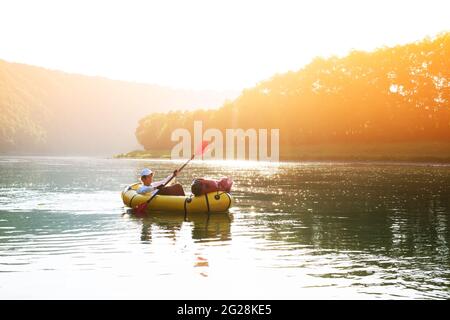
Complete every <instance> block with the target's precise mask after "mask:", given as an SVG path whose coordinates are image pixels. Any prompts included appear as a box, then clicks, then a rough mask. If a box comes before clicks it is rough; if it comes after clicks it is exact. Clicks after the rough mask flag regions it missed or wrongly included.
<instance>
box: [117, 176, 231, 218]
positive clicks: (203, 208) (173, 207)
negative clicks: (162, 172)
mask: <svg viewBox="0 0 450 320" xmlns="http://www.w3.org/2000/svg"><path fill="white" fill-rule="evenodd" d="M140 186H141V183H135V184H133V185H131V186H128V187H126V188H125V189H124V190H123V191H122V200H123V203H124V204H125V205H126V206H127V207H130V208H136V207H137V206H139V205H140V204H142V203H144V202H147V201H148V200H149V199H150V198H151V197H152V194H151V193H147V194H139V193H137V192H136V190H137V189H138V188H139V187H140ZM232 201H233V200H232V197H231V195H230V194H229V193H227V192H223V191H215V192H210V193H207V194H205V195H202V196H194V195H189V196H164V195H156V196H154V197H153V199H151V200H150V202H149V203H148V205H147V211H148V212H165V211H169V212H184V213H185V214H188V213H214V212H226V211H228V209H229V208H230V207H231V203H232Z"/></svg>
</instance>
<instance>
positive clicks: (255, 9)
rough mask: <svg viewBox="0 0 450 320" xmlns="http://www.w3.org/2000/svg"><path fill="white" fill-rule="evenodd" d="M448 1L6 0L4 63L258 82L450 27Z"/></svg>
mask: <svg viewBox="0 0 450 320" xmlns="http://www.w3.org/2000/svg"><path fill="white" fill-rule="evenodd" d="M448 12H450V2H448V1H447V0H427V1H416V0H413V1H390V0H376V1H358V0H341V1H335V0H329V1H327V0H319V1H316V0H314V1H280V0H273V1H241V0H239V1H235V0H223V1H210V0H192V1H184V0H180V1H174V0H164V1H148V0H142V1H137V0H126V1H125V0H120V1H101V0H97V1H92V0H89V1H84V0H82V1H80V0H77V1H72V0H70V1H59V0H41V1H33V0H29V1H28V0H6V1H2V2H0V39H1V41H0V59H5V60H7V61H11V62H22V63H27V64H33V65H38V66H44V67H47V68H51V69H59V70H64V71H68V72H75V73H82V74H87V75H99V76H104V77H109V78H112V79H121V80H129V81H138V82H146V83H155V84H160V85H168V86H172V87H179V88H193V89H217V90H224V89H234V90H241V89H242V88H244V87H252V86H254V85H255V84H256V83H257V82H259V81H261V80H264V79H267V78H270V77H271V76H272V75H274V74H275V73H281V72H286V71H289V70H298V69H300V68H301V67H302V66H303V65H305V64H306V63H308V62H309V61H310V60H311V59H312V58H314V57H315V56H318V55H319V56H325V57H327V56H330V55H333V54H336V55H344V54H346V53H348V52H349V50H352V49H361V50H371V49H374V48H377V47H381V46H384V45H388V46H390V45H395V44H402V43H407V42H410V41H415V40H419V39H421V38H423V37H425V36H428V35H429V36H433V35H435V34H437V33H439V32H442V31H448V30H449V21H450V20H449V19H448V18H449V16H448Z"/></svg>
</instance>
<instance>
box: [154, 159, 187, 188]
mask: <svg viewBox="0 0 450 320" xmlns="http://www.w3.org/2000/svg"><path fill="white" fill-rule="evenodd" d="M194 157H195V154H193V155H192V157H191V158H190V159H189V160H188V161H186V162H185V163H184V164H183V165H182V166H181V167H180V168H179V169H178V172H180V171H181V170H183V169H184V167H186V166H187V165H188V163H189V162H190V161H191V160H192V159H194ZM173 178H175V175H174V174H172V176H171V177H170V179H169V180H167V182H166V183H164V184H163V185H162V186H163V187H165V186H166V185H167V184H168V183H169V182H170V181H172V179H173ZM158 190H159V189H158Z"/></svg>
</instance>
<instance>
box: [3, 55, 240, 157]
mask: <svg viewBox="0 0 450 320" xmlns="http://www.w3.org/2000/svg"><path fill="white" fill-rule="evenodd" d="M236 96H237V94H235V93H233V92H214V91H188V90H178V89H170V88H166V87H161V86H157V85H147V84H138V83H130V82H124V81H115V80H109V79H105V78H100V77H88V76H82V75H75V74H68V73H64V72H60V71H51V70H48V69H44V68H40V67H34V66H29V65H24V64H17V63H9V62H6V61H3V60H0V153H5V152H9V153H25V154H33V153H34V154H36V153H37V154H60V155H64V154H70V155H73V154H80V155H83V154H86V155H87V154H111V155H112V154H115V153H117V152H123V151H128V150H130V149H133V148H135V147H136V146H137V145H138V144H137V141H136V137H135V135H134V132H135V128H136V126H137V124H138V120H139V119H140V118H142V117H143V116H145V115H146V114H149V113H151V112H158V111H159V112H162V111H166V110H172V109H178V110H186V109H193V108H198V107H204V106H211V105H212V106H217V107H218V106H220V105H221V104H223V102H224V101H225V100H226V99H227V98H235V97H236Z"/></svg>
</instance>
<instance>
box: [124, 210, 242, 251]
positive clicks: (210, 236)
mask: <svg viewBox="0 0 450 320" xmlns="http://www.w3.org/2000/svg"><path fill="white" fill-rule="evenodd" d="M124 216H126V217H128V218H130V219H132V220H133V221H135V222H137V223H139V224H142V231H141V236H140V239H141V241H142V242H146V243H151V242H152V239H154V237H164V238H169V239H172V240H173V241H176V240H177V238H178V237H179V235H180V232H181V230H182V229H184V228H188V229H189V230H190V237H191V239H192V240H194V241H195V242H214V241H229V240H231V222H232V221H233V215H232V214H230V213H214V214H207V213H205V214H203V213H201V214H198V213H197V214H188V215H187V216H185V215H184V213H175V212H152V213H149V214H147V215H146V216H145V217H137V216H135V215H133V214H132V212H131V211H130V210H128V211H127V212H125V213H124Z"/></svg>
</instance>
